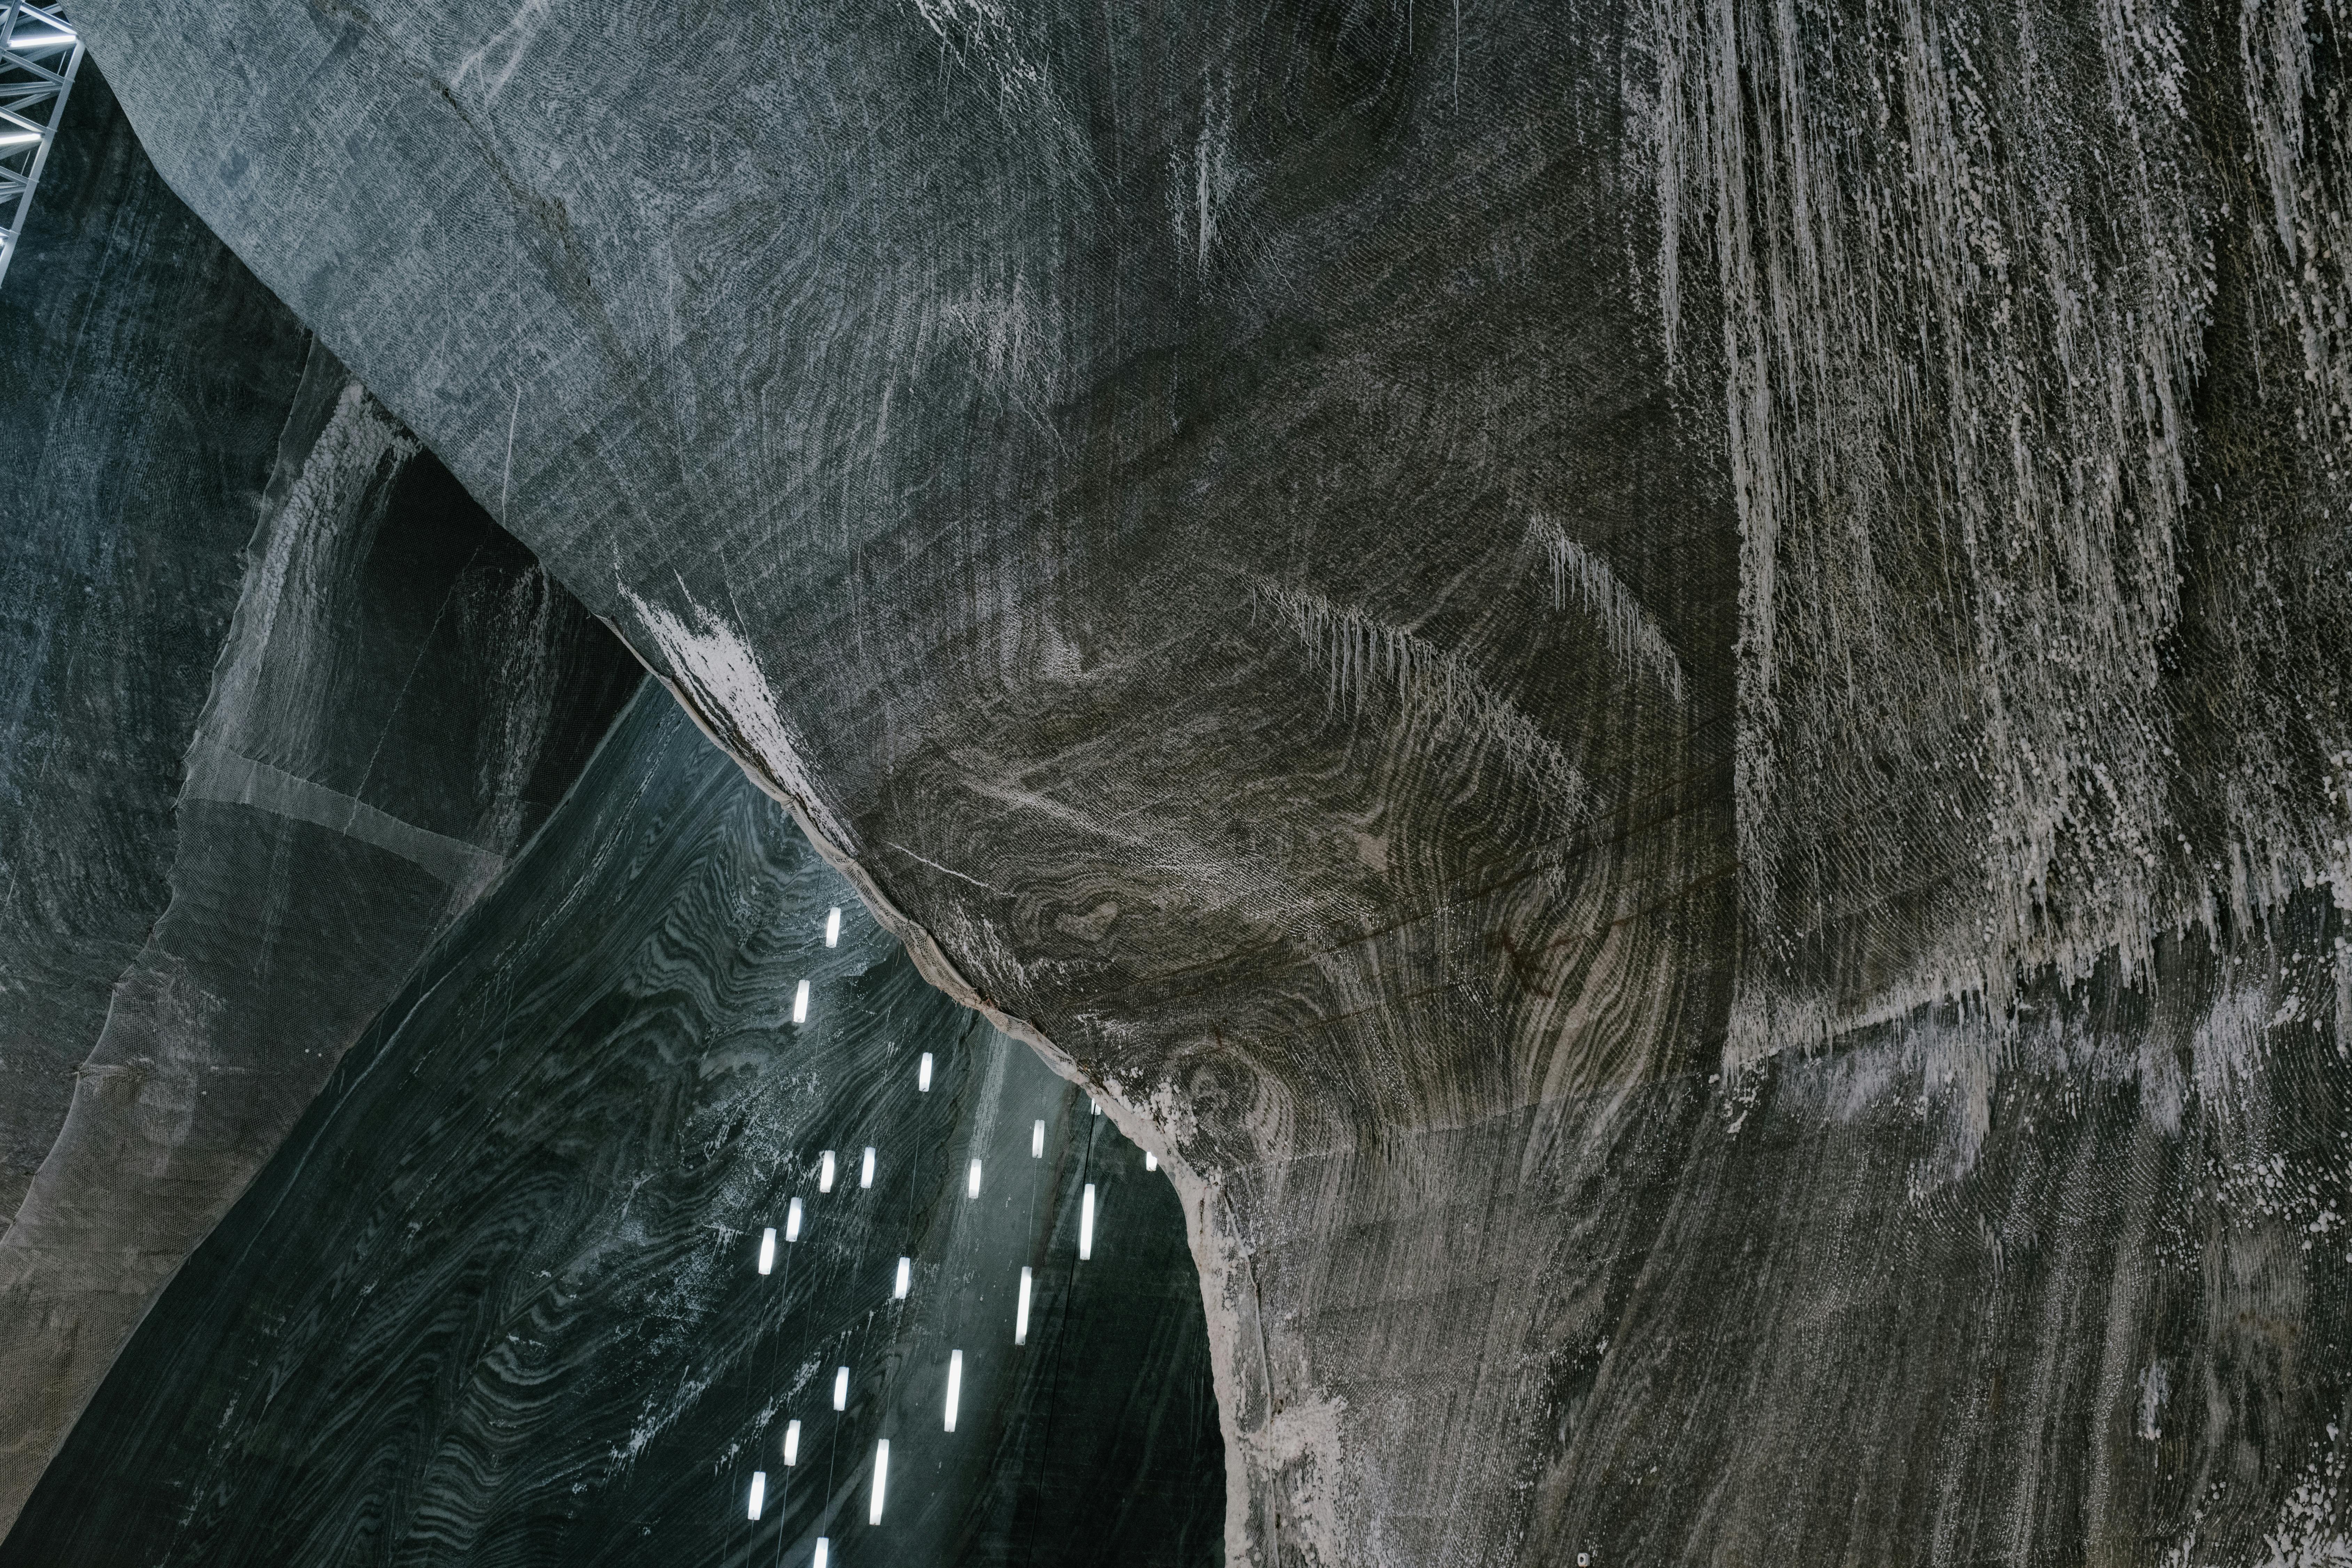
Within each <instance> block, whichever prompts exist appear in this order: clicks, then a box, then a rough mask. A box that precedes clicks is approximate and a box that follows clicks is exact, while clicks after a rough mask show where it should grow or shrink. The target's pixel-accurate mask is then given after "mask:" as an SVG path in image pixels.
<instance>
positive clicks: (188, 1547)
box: [0, 686, 1224, 1568]
mask: <svg viewBox="0 0 2352 1568" xmlns="http://www.w3.org/2000/svg"><path fill="white" fill-rule="evenodd" d="M844 906H846V907H844ZM829 915H830V917H831V919H832V921H833V922H834V923H833V924H832V925H831V927H830V931H829V929H828V917H829ZM829 936H830V937H831V938H832V939H833V940H831V941H829V940H828V937H829ZM803 985H805V986H807V987H808V989H807V991H806V992H805V993H803V992H801V990H800V987H801V986H803ZM868 1159H870V1160H871V1163H870V1164H868V1163H866V1162H867V1160H868ZM973 1161H978V1162H980V1163H981V1167H982V1169H981V1171H980V1172H979V1173H978V1175H977V1176H974V1175H973V1174H972V1173H971V1163H972V1162H973ZM1082 1227H1083V1230H1084V1233H1085V1234H1084V1243H1085V1249H1086V1257H1085V1258H1084V1260H1083V1261H1082V1260H1081V1258H1080V1247H1081V1231H1082ZM763 1232H765V1233H766V1235H765V1243H764V1245H765V1247H766V1248H767V1250H768V1253H769V1261H770V1270H769V1271H768V1272H766V1273H762V1272H761V1271H760V1268H759V1264H758V1259H759V1257H760V1255H761V1250H762V1247H763V1234H762V1233H763ZM901 1258H903V1259H905V1263H904V1265H903V1267H904V1273H903V1275H901V1274H900V1273H899V1272H898V1270H899V1268H900V1267H901V1265H900V1263H899V1260H900V1259H901ZM1024 1276H1025V1277H1026V1280H1025V1282H1024ZM902 1291H903V1294H902V1293H901V1292H902ZM1024 1295H1025V1296H1026V1297H1027V1298H1028V1299H1027V1300H1025V1301H1024ZM1016 1336H1018V1338H1019V1339H1020V1340H1021V1343H1018V1344H1016V1342H1015V1341H1016ZM951 1358H952V1363H953V1365H954V1367H955V1370H956V1379H957V1381H956V1391H955V1395H954V1398H955V1413H956V1419H955V1422H954V1426H953V1428H952V1430H949V1429H947V1426H946V1420H945V1413H946V1411H947V1409H948V1404H947V1401H948V1399H949V1397H950V1395H949V1393H948V1385H947V1378H948V1375H949V1373H948V1369H949V1367H950V1362H951ZM836 1368H844V1369H845V1384H844V1385H843V1386H844V1391H845V1394H846V1397H845V1398H841V1399H840V1404H841V1405H842V1406H843V1408H841V1409H840V1410H839V1412H838V1413H836V1411H835V1399H836V1397H837V1396H836V1395H835V1393H834V1390H835V1371H836ZM788 1431H790V1432H791V1433H792V1434H793V1435H792V1436H791V1437H790V1438H789V1439H787V1438H786V1436H785V1434H786V1433H787V1432H788ZM787 1440H789V1441H791V1442H792V1444H793V1460H794V1462H793V1463H792V1464H791V1465H789V1466H788V1465H787V1464H786V1463H785V1462H784V1458H783V1452H784V1451H783V1444H784V1443H785V1442H786V1441H787ZM877 1441H887V1443H888V1444H889V1450H888V1455H889V1457H888V1462H887V1474H886V1478H885V1480H886V1485H885V1488H884V1495H883V1501H884V1504H885V1506H884V1508H883V1510H881V1511H882V1515H883V1517H882V1518H881V1520H880V1521H878V1523H877V1522H876V1521H874V1520H873V1516H872V1512H871V1511H870V1508H869V1505H870V1502H871V1499H872V1495H873V1478H874V1472H875V1468H876V1458H875V1456H876V1453H877ZM754 1472H758V1473H759V1475H760V1477H761V1481H760V1485H761V1494H760V1495H761V1519H760V1520H759V1521H757V1522H754V1521H751V1519H750V1517H749V1510H748V1508H747V1501H748V1499H749V1497H750V1495H751V1494H750V1492H749V1488H750V1487H751V1477H752V1475H753V1474H754ZM1223 1517H1224V1489H1223V1449H1222V1447H1221V1445H1220V1442H1219V1438H1218V1431H1217V1419H1216V1407H1215V1402H1214V1398H1213V1394H1212V1392H1211V1388H1210V1379H1209V1363H1208V1343H1207V1336H1206V1332H1205V1328H1204V1324H1203V1321H1202V1310H1201V1300H1200V1291H1199V1284H1198V1280H1197V1278H1196V1276H1195V1275H1194V1273H1193V1271H1192V1259H1191V1258H1190V1256H1189V1254H1188V1252H1187V1250H1186V1247H1185V1230H1184V1215H1183V1213H1182V1210H1181V1207H1180V1206H1179V1205H1178V1203H1177V1201H1176V1197H1175V1194H1174V1192H1173V1190H1172V1189H1171V1187H1170V1186H1169V1185H1168V1184H1167V1182H1166V1181H1165V1180H1164V1179H1163V1178H1162V1177H1160V1176H1159V1175H1157V1174H1155V1173H1151V1172H1150V1171H1148V1170H1147V1169H1146V1168H1145V1163H1144V1158H1143V1154H1142V1152H1141V1151H1139V1150H1138V1149H1137V1148H1136V1147H1135V1146H1134V1145H1133V1144H1131V1143H1129V1142H1127V1141H1126V1140H1125V1139H1123V1138H1121V1137H1119V1136H1118V1133H1117V1132H1116V1131H1114V1130H1113V1129H1112V1128H1111V1127H1110V1126H1109V1124H1108V1119H1107V1118H1104V1117H1101V1116H1099V1115H1096V1114H1093V1113H1091V1112H1090V1110H1089V1107H1088V1104H1087V1097H1086V1095H1085V1094H1083V1093H1082V1092H1080V1091H1079V1090H1078V1089H1076V1087H1075V1086H1073V1085H1071V1084H1069V1083H1068V1082H1066V1080H1064V1079H1060V1078H1058V1077H1056V1076H1055V1075H1054V1074H1053V1073H1052V1072H1050V1071H1048V1070H1047V1068H1045V1064H1043V1063H1042V1062H1040V1061H1039V1060H1038V1059H1037V1058H1036V1057H1035V1055H1034V1053H1033V1052H1031V1051H1030V1050H1029V1049H1028V1048H1027V1047H1024V1046H1022V1045H1020V1044H1018V1043H1017V1042H1014V1041H1013V1040H1010V1039H1007V1038H1006V1037H1004V1036H1003V1035H1001V1034H998V1033H997V1032H996V1031H995V1030H993V1029H992V1028H990V1027H989V1026H987V1024H986V1023H985V1022H984V1021H983V1020H982V1019H980V1018H979V1017H977V1016H975V1015H973V1014H971V1013H970V1012H968V1011H967V1010H965V1009H963V1008H961V1007H959V1006H957V1005H955V1004H954V1003H952V1002H950V1001H949V1000H948V999H947V998H946V997H944V996H942V995H940V993H939V992H938V991H936V990H935V989H933V988H932V987H930V986H929V985H928V984H925V983H924V982H923V980H922V979H921V978H920V977H919V975H918V974H917V973H915V971H914V967H913V965H912V964H911V963H908V960H907V958H906V955H905V953H904V952H903V951H902V950H901V949H900V948H899V946H898V943H897V942H895V941H893V940H891V939H890V938H889V937H888V936H887V934H886V933H884V932H882V931H879V930H877V928H876V926H875V924H874V922H873V921H871V920H870V919H868V918H867V917H866V915H865V913H864V911H863V910H861V909H859V908H858V907H857V905H856V900H855V897H854V895H853V894H852V893H851V890H850V889H849V887H848V885H847V884H846V883H845V882H844V881H842V879H840V877H839V876H838V875H837V874H836V873H835V872H834V871H833V870H832V869H831V868H828V867H826V866H825V865H824V862H823V861H821V860H820V859H818V858H817V857H816V855H815V853H814V851H813V850H811V849H810V847H808V844H807V841H806V840H805V839H804V838H803V837H802V835H801V832H800V830H799V828H798V827H796V826H794V825H793V822H792V819H791V818H790V817H789V816H786V815H785V814H784V813H783V812H782V810H780V809H779V808H778V807H777V806H776V805H775V804H774V803H773V802H772V801H770V800H768V799H767V798H766V797H764V796H763V795H761V794H759V792H758V791H757V790H755V789H754V788H753V787H752V786H751V784H750V783H749V782H748V781H746V780H745V779H744V777H743V775H742V773H740V771H739V770H738V769H736V768H735V767H734V766H733V765H732V764H731V763H729V762H728V761H727V760H726V759H725V758H724V757H723V756H721V755H720V754H719V752H715V751H714V750H712V748H711V747H710V746H709V743H708V742H705V741H704V740H703V739H702V737H701V736H700V735H699V734H698V733H697V732H696V731H695V729H694V727H693V725H692V724H691V723H690V722H689V721H688V719H687V718H686V716H685V715H684V714H683V713H681V712H680V711H679V710H678V709H677V706H676V705H675V704H674V703H672V702H671V701H670V700H669V699H668V698H667V696H666V695H664V694H663V693H662V692H661V691H660V690H659V689H658V688H654V687H651V686H648V687H647V688H646V689H645V691H644V692H643V693H642V694H641V695H640V696H639V698H638V699H637V700H636V701H635V703H634V704H633V705H632V707H631V708H630V709H629V710H628V712H627V713H626V714H625V717H624V718H623V719H622V721H621V722H620V723H619V724H618V725H617V726H616V728H615V729H614V732H613V734H612V736H611V737H610V738H609V739H608V740H607V741H606V742H605V743H604V746H603V747H602V748H601V749H600V750H599V751H598V752H597V753H596V756H595V758H594V759H593V761H592V762H591V763H589V765H588V767H587V770H586V772H585V773H584V774H583V778H582V780H581V782H580V784H579V785H578V786H577V787H576V788H575V789H574V791H573V792H572V795H570V796H568V797H567V798H566V800H565V802H564V804H563V805H562V807H561V808H560V809H559V810H558V812H557V813H556V815H555V816H553V817H552V818H551V820H550V822H549V824H548V826H547V828H546V830H545V831H544V832H542V833H541V834H540V835H539V836H538V837H536V838H534V839H533V840H532V841H531V843H530V847H528V848H527V849H526V850H525V851H524V852H523V853H522V854H521V855H520V857H518V858H517V859H516V861H515V863H514V865H513V866H512V868H510V869H509V872H508V874H507V875H506V876H505V877H503V878H502V879H500V881H499V884H498V886H497V888H496V889H494V890H493V891H492V892H490V893H489V894H488V895H487V896H486V897H485V898H484V899H483V900H481V902H480V903H479V904H478V906H476V907H475V908H474V909H473V910H471V911H470V912H469V913H468V914H467V916H466V917H465V918H464V919H463V920H462V921H459V922H458V923H457V924H456V925H454V926H453V927H451V928H450V929H449V930H448V931H446V933H445V934H444V936H443V937H442V938H441V940H440V941H439V942H437V943H436V946H435V948H434V949H433V951H432V952H430V953H428V954H427V955H426V957H425V960H424V961H423V962H422V963H420V965H419V966H418V968H417V970H416V971H415V973H414V974H413V975H412V976H411V977H410V978H409V979H408V981H407V982H406V984H404V986H403V988H402V990H401V993H400V994H399V995H398V996H397V997H396V998H395V999H394V1002H393V1004H392V1005H391V1006H390V1007H388V1008H387V1009H386V1010H385V1012H384V1013H383V1016H382V1017H380V1018H379V1019H378V1020H377V1021H376V1022H375V1024H374V1025H373V1026H372V1027H371V1028H370V1029H369V1031H368V1033H367V1035H366V1037H364V1038H363V1039H362V1041H361V1042H360V1043H359V1044H358V1045H356V1046H355V1047H353V1048H352V1050H351V1052H350V1053H349V1054H348V1055H346V1056H345V1057H344V1058H343V1060H342V1063H341V1066H340V1067H339V1068H338V1069H337V1071H336V1073H335V1076H334V1078H333V1079H332V1080H331V1082H330V1083H329V1085H328V1086H327V1088H326V1089H325V1090H324V1092H323V1093H322V1094H321V1095H320V1099H319V1100H318V1102H317V1103H316V1104H315V1105H314V1106H313V1107H312V1109H311V1110H310V1115H309V1116H308V1118H307V1119H306V1120H305V1121H303V1123H302V1125H301V1126H300V1127H299V1129H297V1130H296V1131H295V1132H294V1134H293V1136H292V1137H291V1138H290V1139H289V1141H288V1142H287V1144H286V1145H285V1147H284V1149H283V1150H282V1152H280V1154H279V1156H278V1159H277V1160H276V1161H274V1162H273V1163H271V1164H270V1165H269V1167H268V1169H267V1170H266V1171H265V1172H264V1173H263V1174H262V1175H261V1176H260V1178H259V1179H258V1180H257V1182H256V1184H254V1187H253V1189H252V1191H251V1192H250V1193H249V1194H248V1195H247V1198H246V1199H245V1201H244V1202H243V1203H242V1204H240V1205H238V1207H237V1208H236V1210H235V1211H234V1212H233V1213H232V1214H231V1215H229V1216H228V1218H227V1219H226V1221H225V1222H224V1223H223V1224H222V1226H220V1228H219V1229H218V1230H217V1231H215V1233H214V1234H213V1236H212V1237H211V1238H210V1239H209V1240H208V1241H207V1242H206V1243H205V1245H204V1247H202V1248H200V1249H199V1250H198V1251H197V1252H196V1254H195V1256H194V1258H192V1259H191V1260H190V1261H189V1263H188V1265H187V1267H186V1268H185V1269H184V1271H183V1272H182V1273H181V1275H180V1276H179V1278H178V1279H176V1280H174V1282H173V1285H172V1287H171V1289H169V1290H168V1291H167V1292H166V1293H165V1294H164V1296H163V1299H162V1300H161V1301H160V1302H159V1303H158V1304H157V1306H156V1308H155V1310H153V1312H152V1313H151V1314H150V1315H149V1317H148V1318H147V1320H146V1321H145V1323H144V1324H143V1325H142V1327H141V1329H140V1331H139V1334H138V1336H137V1338H136V1339H135V1340H134V1341H133V1342H132V1343H131V1346H130V1348H129V1349H128V1350H126V1351H125V1352H124V1353H123V1356H122V1359H121V1363H120V1364H119V1365H118V1366H117V1368H116V1370H115V1373H114V1375H113V1376H112V1377H111V1378H110V1380H109V1381H108V1382H107V1384H106V1385H105V1387H104V1389H103V1390H102V1391H101V1392H100V1394H99V1396H98V1397H97V1399H96V1400H95V1401H94V1402H93V1403H92V1405H91V1406H90V1408H89V1412H88V1414H87V1415H84V1417H83V1418H82V1420H81V1421H80V1422H79V1424H78V1425H77V1426H76V1427H75V1429H74V1433H73V1436H72V1438H71V1440H70V1441H69V1442H68V1445H67V1446H66V1447H65V1448H64V1450H63V1451H62V1452H61V1453H60V1454H59V1455H58V1458H57V1460H56V1462H55V1463H54V1464H53V1465H51V1467H50V1468H49V1469H48V1472H47V1475H46V1476H45V1477H44V1479H43V1480H42V1483H41V1486H40V1488H39V1489H37V1491H36V1492H35V1494H34V1496H33V1498H32V1500H30V1502H29V1503H28V1504H27V1505H26V1510H25V1512H24V1513H23V1515H22V1516H21V1517H20V1518H19V1519H18V1521H17V1522H16V1528H15V1529H14V1530H13V1531H11V1532H10V1533H9V1535H8V1537H7V1539H6V1542H5V1544H0V1563H5V1564H9V1565H11V1568H13V1565H16V1564H39V1565H41V1568H64V1565H66V1564H84V1563H86V1564H91V1565H93V1568H95V1565H100V1564H105V1565H113V1564H121V1563H166V1562H168V1563H184V1564H195V1563H221V1564H247V1563H377V1562H402V1563H407V1562H431V1563H470V1564H478V1565H480V1568H493V1565H518V1564H532V1563H565V1564H582V1565H585V1564H591V1563H607V1564H618V1563H748V1564H756V1565H758V1568H768V1565H770V1564H772V1563H778V1562H788V1563H804V1562H806V1561H808V1559H809V1557H810V1556H811V1554H812V1553H813V1552H814V1542H815V1541H816V1539H817V1538H818V1537H820V1536H822V1537H824V1538H826V1539H827V1541H828V1548H829V1550H828V1559H829V1561H830V1562H831V1563H835V1564H838V1565H839V1568H859V1565H860V1564H872V1565H876V1568H881V1565H884V1564H890V1563H973V1564H994V1563H1004V1564H1013V1563H1022V1564H1029V1563H1035V1564H1056V1563H1101V1562H1106V1561H1110V1562H1119V1563H1138V1564H1142V1565H1145V1568H1196V1565H1198V1564H1202V1563H1213V1562H1214V1561H1216V1560H1217V1554H1218V1546H1219V1542H1220V1541H1221V1539H1222V1535H1223Z"/></svg>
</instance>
